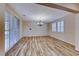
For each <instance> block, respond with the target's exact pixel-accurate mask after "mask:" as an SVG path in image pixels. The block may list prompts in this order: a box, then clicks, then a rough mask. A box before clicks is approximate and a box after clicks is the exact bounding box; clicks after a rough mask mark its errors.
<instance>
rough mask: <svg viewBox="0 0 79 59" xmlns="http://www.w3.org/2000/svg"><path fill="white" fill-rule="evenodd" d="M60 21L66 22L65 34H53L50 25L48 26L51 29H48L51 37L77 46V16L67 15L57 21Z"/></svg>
mask: <svg viewBox="0 0 79 59" xmlns="http://www.w3.org/2000/svg"><path fill="white" fill-rule="evenodd" d="M59 20H64V22H65V28H64V29H65V31H64V33H57V32H52V27H51V23H50V24H49V25H48V26H49V28H48V29H49V30H48V31H49V35H50V36H51V37H55V38H57V39H60V40H62V41H65V42H67V43H70V44H73V45H75V15H73V14H70V15H67V16H65V17H63V18H60V19H58V20H56V21H59Z"/></svg>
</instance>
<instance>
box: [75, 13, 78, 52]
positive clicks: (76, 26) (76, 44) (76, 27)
mask: <svg viewBox="0 0 79 59" xmlns="http://www.w3.org/2000/svg"><path fill="white" fill-rule="evenodd" d="M75 23H76V24H75V35H76V37H75V47H76V48H75V49H76V50H78V51H79V13H78V14H76V19H75Z"/></svg>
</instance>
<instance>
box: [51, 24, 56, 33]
mask: <svg viewBox="0 0 79 59" xmlns="http://www.w3.org/2000/svg"><path fill="white" fill-rule="evenodd" d="M52 31H53V32H56V23H52Z"/></svg>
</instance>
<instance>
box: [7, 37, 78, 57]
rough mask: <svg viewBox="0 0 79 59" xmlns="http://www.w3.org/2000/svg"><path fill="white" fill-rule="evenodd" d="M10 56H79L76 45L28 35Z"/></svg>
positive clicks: (11, 51)
mask: <svg viewBox="0 0 79 59" xmlns="http://www.w3.org/2000/svg"><path fill="white" fill-rule="evenodd" d="M6 55H7V56H8V55H9V56H79V52H78V51H76V50H75V48H74V46H72V45H70V44H68V43H65V42H63V41H60V40H57V39H55V38H51V37H48V36H45V37H26V38H23V39H21V40H20V42H18V43H17V44H16V45H15V46H14V47H13V48H12V49H10V51H8V52H7V53H6Z"/></svg>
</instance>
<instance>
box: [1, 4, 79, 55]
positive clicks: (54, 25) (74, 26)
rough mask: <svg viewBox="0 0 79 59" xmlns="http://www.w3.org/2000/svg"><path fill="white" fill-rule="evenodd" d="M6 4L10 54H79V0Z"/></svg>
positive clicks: (7, 42)
mask: <svg viewBox="0 0 79 59" xmlns="http://www.w3.org/2000/svg"><path fill="white" fill-rule="evenodd" d="M3 5H4V10H5V12H4V24H5V25H4V27H5V28H4V30H5V31H4V33H5V36H4V37H5V40H4V41H5V55H6V56H79V4H77V3H8V4H3ZM0 28H1V27H0Z"/></svg>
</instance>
